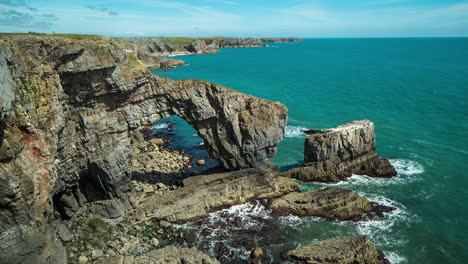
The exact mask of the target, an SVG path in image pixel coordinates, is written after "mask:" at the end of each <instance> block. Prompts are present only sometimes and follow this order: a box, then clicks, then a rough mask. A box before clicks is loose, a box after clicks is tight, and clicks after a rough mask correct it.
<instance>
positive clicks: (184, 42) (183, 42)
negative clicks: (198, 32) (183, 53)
mask: <svg viewBox="0 0 468 264" xmlns="http://www.w3.org/2000/svg"><path fill="white" fill-rule="evenodd" d="M163 39H165V40H167V42H169V43H170V44H172V45H190V44H192V42H194V41H195V40H197V39H196V38H185V37H183V38H178V37H174V38H163Z"/></svg>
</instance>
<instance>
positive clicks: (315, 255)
mask: <svg viewBox="0 0 468 264" xmlns="http://www.w3.org/2000/svg"><path fill="white" fill-rule="evenodd" d="M283 257H284V258H285V259H288V260H291V261H295V262H297V263H311V264H335V263H340V264H355V263H366V264H384V263H388V261H387V260H386V259H385V258H384V256H383V253H381V252H379V251H377V249H376V248H375V246H374V244H373V243H372V242H371V241H370V240H369V239H367V238H366V237H338V238H332V239H328V240H323V241H319V242H316V243H313V244H310V245H307V246H303V247H298V248H296V249H293V250H289V251H287V252H285V253H284V254H283Z"/></svg>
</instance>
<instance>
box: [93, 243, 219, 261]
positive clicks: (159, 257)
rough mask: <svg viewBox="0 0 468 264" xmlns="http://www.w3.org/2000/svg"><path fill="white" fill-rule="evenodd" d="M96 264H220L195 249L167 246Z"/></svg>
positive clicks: (106, 258)
mask: <svg viewBox="0 0 468 264" xmlns="http://www.w3.org/2000/svg"><path fill="white" fill-rule="evenodd" d="M93 263H94V264H109V263H116V264H117V263H118V264H181V263H184V264H219V262H218V261H217V260H216V259H214V258H211V257H209V256H207V255H205V254H203V253H202V252H200V251H198V250H197V249H195V248H177V247H175V246H167V247H164V248H161V249H157V250H152V251H149V252H146V253H144V254H142V255H139V256H114V257H104V258H100V259H99V260H97V261H95V262H93Z"/></svg>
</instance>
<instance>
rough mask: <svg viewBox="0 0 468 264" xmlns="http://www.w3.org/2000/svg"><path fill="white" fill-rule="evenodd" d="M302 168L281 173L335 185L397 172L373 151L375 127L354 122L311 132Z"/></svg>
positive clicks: (367, 121)
mask: <svg viewBox="0 0 468 264" xmlns="http://www.w3.org/2000/svg"><path fill="white" fill-rule="evenodd" d="M310 131H312V132H310V133H311V134H310V135H309V136H307V137H306V140H305V144H304V165H303V166H302V167H299V168H294V169H291V170H289V171H287V172H285V173H284V174H283V176H286V177H292V178H296V179H299V180H302V181H317V182H338V181H340V180H343V179H346V178H347V177H350V176H351V175H352V174H358V175H368V176H372V177H392V176H395V175H396V174H397V173H396V170H395V168H394V167H393V166H392V165H391V164H390V162H389V161H388V159H386V158H382V157H379V156H378V154H377V152H376V145H375V134H374V124H373V123H372V122H371V121H369V120H360V121H354V122H351V123H348V124H345V125H341V126H339V127H337V128H333V129H327V130H310Z"/></svg>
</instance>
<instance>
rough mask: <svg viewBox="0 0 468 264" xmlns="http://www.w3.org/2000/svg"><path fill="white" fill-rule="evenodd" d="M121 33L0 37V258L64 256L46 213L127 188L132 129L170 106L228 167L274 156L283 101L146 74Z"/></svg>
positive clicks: (61, 259)
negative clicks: (108, 35)
mask: <svg viewBox="0 0 468 264" xmlns="http://www.w3.org/2000/svg"><path fill="white" fill-rule="evenodd" d="M125 47H126V46H125V45H123V44H122V41H121V40H115V39H109V38H105V37H90V38H83V39H78V40H77V39H69V38H66V37H64V38H62V37H51V36H16V37H8V36H6V37H5V36H4V37H2V38H1V39H0V91H1V94H0V241H2V243H1V244H0V263H65V261H64V258H65V256H64V255H63V254H62V251H61V250H60V247H61V245H60V243H58V242H57V240H56V238H55V232H53V230H52V228H51V226H50V225H49V222H50V221H52V220H53V219H55V218H59V217H61V216H62V217H63V214H64V211H63V208H68V207H69V208H73V207H76V206H77V205H81V204H84V203H86V202H90V201H95V200H101V199H109V198H114V197H119V196H120V195H122V193H123V192H124V191H126V190H128V189H129V188H130V176H131V171H130V167H129V161H130V160H131V157H132V152H131V150H130V149H131V148H130V138H131V135H132V133H133V131H134V130H136V129H138V128H139V127H140V126H142V125H147V124H150V123H152V122H154V121H156V120H158V119H162V118H165V117H168V116H171V115H178V116H180V117H182V118H183V119H185V120H186V121H187V122H188V123H189V124H191V125H193V127H194V128H195V129H196V130H197V131H198V133H199V135H200V136H201V137H202V138H203V139H204V141H205V145H206V146H207V148H208V151H209V152H210V154H211V155H212V156H213V157H214V158H216V159H218V160H219V161H220V162H221V164H222V165H223V166H224V167H225V168H227V169H231V170H233V169H240V168H248V167H255V166H256V165H257V164H259V163H261V162H263V161H264V160H266V159H268V158H269V157H272V156H274V155H275V153H276V145H277V144H278V142H280V141H281V139H282V138H283V133H284V127H285V125H286V119H287V109H286V107H285V106H284V105H282V104H280V103H276V102H271V101H267V100H263V99H259V98H256V97H253V96H249V95H246V94H242V93H239V92H237V91H234V90H231V89H228V88H225V87H222V86H220V85H216V84H213V83H208V82H204V81H200V80H182V81H174V80H170V79H166V78H161V77H157V76H154V75H152V74H151V73H149V71H148V70H147V68H146V67H145V66H144V65H143V64H142V63H141V61H140V60H139V59H138V57H137V54H136V53H135V52H134V51H133V50H129V49H126V48H125Z"/></svg>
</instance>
